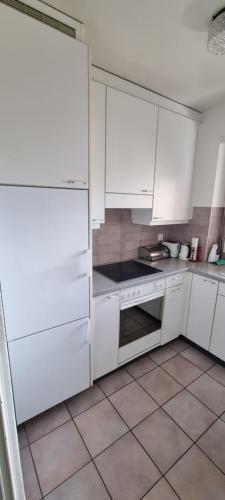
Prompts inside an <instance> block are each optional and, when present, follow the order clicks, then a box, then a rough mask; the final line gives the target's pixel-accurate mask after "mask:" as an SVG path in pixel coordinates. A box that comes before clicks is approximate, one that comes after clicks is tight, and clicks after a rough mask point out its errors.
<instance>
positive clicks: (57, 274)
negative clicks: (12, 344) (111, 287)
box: [0, 186, 89, 340]
mask: <svg viewBox="0 0 225 500" xmlns="http://www.w3.org/2000/svg"><path fill="white" fill-rule="evenodd" d="M0 228H1V240H0V241H1V242H0V279H1V288H2V297H3V308H4V316H5V324H6V334H7V338H8V340H13V339H18V338H20V337H24V336H26V335H30V334H32V333H36V332H39V331H43V330H47V329H49V328H53V327H55V326H58V325H62V324H64V323H69V322H70V321H74V320H77V319H81V318H84V317H86V316H88V315H89V273H88V264H87V260H88V192H87V191H85V190H68V189H54V188H52V189H51V188H27V187H10V186H1V187H0Z"/></svg>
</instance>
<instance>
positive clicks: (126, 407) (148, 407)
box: [109, 382, 158, 428]
mask: <svg viewBox="0 0 225 500" xmlns="http://www.w3.org/2000/svg"><path fill="white" fill-rule="evenodd" d="M109 399H110V401H111V403H112V404H113V405H114V406H115V408H116V409H117V411H118V412H119V414H120V415H121V417H122V418H123V419H124V420H125V422H126V424H127V425H128V426H129V427H130V428H132V427H134V426H135V425H137V424H138V423H139V422H141V420H143V419H144V418H145V417H147V416H148V415H150V414H151V413H152V412H153V411H154V410H156V409H157V408H158V405H157V404H156V403H155V401H153V399H152V398H151V397H150V396H149V395H148V394H147V393H146V392H145V391H144V389H142V388H141V387H140V386H139V385H138V384H137V383H136V382H133V383H132V384H129V385H127V386H126V387H123V389H121V390H120V391H118V392H116V393H114V394H113V395H112V396H110V397H109Z"/></svg>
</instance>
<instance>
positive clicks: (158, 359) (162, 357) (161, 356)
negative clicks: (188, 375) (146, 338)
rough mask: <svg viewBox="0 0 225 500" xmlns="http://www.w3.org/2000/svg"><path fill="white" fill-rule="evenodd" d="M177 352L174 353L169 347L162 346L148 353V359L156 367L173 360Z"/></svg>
mask: <svg viewBox="0 0 225 500" xmlns="http://www.w3.org/2000/svg"><path fill="white" fill-rule="evenodd" d="M176 354H177V352H176V351H174V350H173V349H172V348H171V347H169V346H168V345H164V346H163V347H159V348H158V349H157V350H156V351H153V352H150V353H149V357H150V358H151V359H153V361H155V363H157V365H161V364H162V363H165V361H167V360H168V359H170V358H173V356H176Z"/></svg>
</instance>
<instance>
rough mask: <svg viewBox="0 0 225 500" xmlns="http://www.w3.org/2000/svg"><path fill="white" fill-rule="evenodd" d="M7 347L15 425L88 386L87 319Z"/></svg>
mask: <svg viewBox="0 0 225 500" xmlns="http://www.w3.org/2000/svg"><path fill="white" fill-rule="evenodd" d="M8 346H9V357H10V366H11V372H12V383H13V392H14V400H15V407H16V417H17V423H18V424H20V423H21V422H24V421H26V420H28V419H30V418H32V417H34V416H35V415H38V414H39V413H41V412H43V411H45V410H47V409H48V408H51V407H52V406H54V405H56V404H58V403H60V402H61V401H64V400H65V399H67V398H69V397H71V396H73V395H74V394H77V393H78V392H81V391H83V390H84V389H87V387H89V386H90V359H89V321H88V319H84V320H80V321H75V322H74V323H69V324H67V325H63V326H59V327H57V328H52V329H51V330H48V331H46V332H41V333H37V334H34V335H29V336H28V337H25V338H23V339H19V340H15V341H12V342H9V344H8Z"/></svg>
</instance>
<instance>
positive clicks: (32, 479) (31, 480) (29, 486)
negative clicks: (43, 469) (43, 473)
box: [20, 447, 42, 500]
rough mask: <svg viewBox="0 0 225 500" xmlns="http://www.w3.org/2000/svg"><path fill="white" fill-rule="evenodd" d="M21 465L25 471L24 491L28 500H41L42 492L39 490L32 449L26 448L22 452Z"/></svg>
mask: <svg viewBox="0 0 225 500" xmlns="http://www.w3.org/2000/svg"><path fill="white" fill-rule="evenodd" d="M20 457H21V465H22V471H23V481H24V489H25V494H26V500H40V498H41V496H42V495H41V491H40V488H39V484H38V480H37V476H36V472H35V469H34V464H33V460H32V457H31V453H30V449H29V448H28V447H26V448H24V449H23V450H21V452H20Z"/></svg>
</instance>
